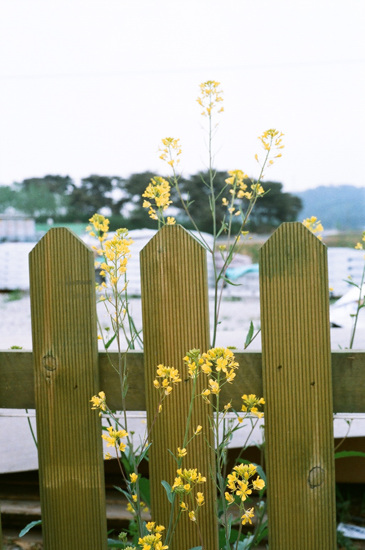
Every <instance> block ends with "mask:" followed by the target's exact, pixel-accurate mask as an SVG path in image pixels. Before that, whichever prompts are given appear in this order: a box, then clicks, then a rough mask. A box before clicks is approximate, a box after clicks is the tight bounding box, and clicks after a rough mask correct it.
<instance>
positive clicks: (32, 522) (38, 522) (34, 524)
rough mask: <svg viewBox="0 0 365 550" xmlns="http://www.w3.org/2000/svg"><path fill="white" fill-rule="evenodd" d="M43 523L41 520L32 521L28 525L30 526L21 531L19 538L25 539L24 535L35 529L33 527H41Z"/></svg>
mask: <svg viewBox="0 0 365 550" xmlns="http://www.w3.org/2000/svg"><path fill="white" fill-rule="evenodd" d="M41 523H42V520H41V519H37V520H36V521H31V522H30V523H28V525H26V526H25V527H24V529H22V530H21V531H20V533H19V537H24V535H26V534H27V533H28V531H30V530H31V529H33V527H35V526H36V525H41Z"/></svg>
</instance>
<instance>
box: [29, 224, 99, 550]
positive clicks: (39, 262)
mask: <svg viewBox="0 0 365 550" xmlns="http://www.w3.org/2000/svg"><path fill="white" fill-rule="evenodd" d="M93 264H94V261H93V254H92V252H91V250H90V249H88V248H87V247H86V246H85V245H84V243H83V242H82V241H81V240H80V239H79V238H78V237H76V236H75V235H74V234H73V233H72V232H71V231H69V230H67V229H65V228H60V229H51V230H50V231H49V232H48V233H47V234H46V235H45V236H44V237H43V239H42V240H41V241H40V242H39V243H38V244H37V245H36V247H35V248H34V249H33V250H32V252H31V253H30V281H31V286H30V292H31V314H32V335H33V355H34V375H35V401H36V410H37V434H38V456H39V477H40V492H41V507H42V522H43V523H42V529H43V537H44V548H45V549H48V550H61V549H62V550H64V549H65V548H77V549H78V550H80V549H84V550H89V549H90V548H106V539H107V536H106V513H105V490H104V471H103V455H102V441H101V427H100V418H99V417H98V414H97V412H96V411H92V410H91V404H90V399H91V397H92V395H94V394H95V392H96V391H97V390H98V350H97V331H96V298H95V282H94V281H95V276H94V265H93Z"/></svg>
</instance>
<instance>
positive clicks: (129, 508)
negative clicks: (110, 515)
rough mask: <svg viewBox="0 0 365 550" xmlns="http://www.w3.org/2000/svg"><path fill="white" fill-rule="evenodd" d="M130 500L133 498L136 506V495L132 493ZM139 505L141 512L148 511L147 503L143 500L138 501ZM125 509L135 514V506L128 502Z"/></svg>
mask: <svg viewBox="0 0 365 550" xmlns="http://www.w3.org/2000/svg"><path fill="white" fill-rule="evenodd" d="M132 500H133V503H136V507H137V501H138V497H137V495H136V494H134V495H132ZM139 506H140V509H141V510H142V512H145V513H146V514H147V513H148V512H149V511H150V509H149V508H148V506H147V504H146V503H145V502H143V500H140V501H139ZM127 510H128V512H130V513H131V514H133V515H137V510H136V508H134V506H133V505H132V504H131V503H130V502H128V504H127Z"/></svg>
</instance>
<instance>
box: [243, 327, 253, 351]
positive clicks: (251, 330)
mask: <svg viewBox="0 0 365 550" xmlns="http://www.w3.org/2000/svg"><path fill="white" fill-rule="evenodd" d="M253 331H254V326H253V322H252V321H251V323H250V328H249V329H248V333H247V336H246V341H245V349H246V348H247V346H248V345H249V344H250V342H251V340H252V336H253Z"/></svg>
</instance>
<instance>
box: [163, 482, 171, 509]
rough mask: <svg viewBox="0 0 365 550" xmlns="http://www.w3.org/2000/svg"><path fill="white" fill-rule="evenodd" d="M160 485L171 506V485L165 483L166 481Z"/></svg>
mask: <svg viewBox="0 0 365 550" xmlns="http://www.w3.org/2000/svg"><path fill="white" fill-rule="evenodd" d="M161 485H162V486H163V487H164V489H165V491H166V495H167V498H168V500H169V502H170V503H171V504H172V500H173V495H172V489H171V485H170V484H169V483H167V481H161Z"/></svg>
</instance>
